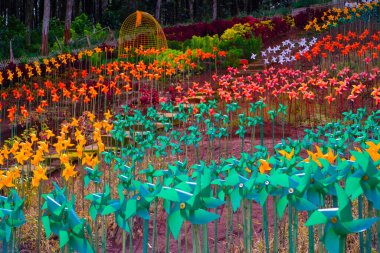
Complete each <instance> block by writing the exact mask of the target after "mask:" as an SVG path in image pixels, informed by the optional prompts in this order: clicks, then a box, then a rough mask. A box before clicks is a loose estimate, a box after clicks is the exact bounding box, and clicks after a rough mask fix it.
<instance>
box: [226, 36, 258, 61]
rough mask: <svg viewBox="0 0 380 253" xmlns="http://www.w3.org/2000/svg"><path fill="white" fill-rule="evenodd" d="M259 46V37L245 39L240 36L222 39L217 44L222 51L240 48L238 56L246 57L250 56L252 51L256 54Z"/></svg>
mask: <svg viewBox="0 0 380 253" xmlns="http://www.w3.org/2000/svg"><path fill="white" fill-rule="evenodd" d="M261 46H262V41H261V38H255V37H250V38H248V39H246V38H243V37H240V36H238V37H236V38H235V39H231V40H222V41H221V42H220V44H219V48H220V49H221V50H224V51H231V50H232V49H241V51H242V53H241V56H240V57H242V58H246V59H248V58H250V56H251V54H252V53H255V54H257V53H258V52H259V51H260V49H261ZM235 52H236V51H235ZM234 55H236V53H234ZM227 58H228V53H227Z"/></svg>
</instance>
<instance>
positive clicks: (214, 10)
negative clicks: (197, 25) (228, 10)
mask: <svg viewBox="0 0 380 253" xmlns="http://www.w3.org/2000/svg"><path fill="white" fill-rule="evenodd" d="M217 18H218V0H213V1H212V20H216V19H217Z"/></svg>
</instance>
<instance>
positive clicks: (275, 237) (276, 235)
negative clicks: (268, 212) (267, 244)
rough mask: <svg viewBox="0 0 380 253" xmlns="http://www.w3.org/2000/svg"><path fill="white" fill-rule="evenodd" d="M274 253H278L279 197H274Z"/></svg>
mask: <svg viewBox="0 0 380 253" xmlns="http://www.w3.org/2000/svg"><path fill="white" fill-rule="evenodd" d="M273 220H274V221H273V230H274V231H273V252H278V228H277V220H278V218H277V197H276V196H274V197H273Z"/></svg>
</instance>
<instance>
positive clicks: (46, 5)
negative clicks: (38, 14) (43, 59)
mask: <svg viewBox="0 0 380 253" xmlns="http://www.w3.org/2000/svg"><path fill="white" fill-rule="evenodd" d="M49 21H50V0H44V14H43V19H42V46H41V53H42V55H47V54H48V52H49V46H48V42H49V37H48V33H49Z"/></svg>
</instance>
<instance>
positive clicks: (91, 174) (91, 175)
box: [84, 164, 103, 187]
mask: <svg viewBox="0 0 380 253" xmlns="http://www.w3.org/2000/svg"><path fill="white" fill-rule="evenodd" d="M84 169H85V170H86V171H87V174H86V175H85V176H84V186H85V187H88V185H89V184H90V182H91V181H93V182H94V183H95V184H99V183H100V177H101V175H102V174H103V172H101V171H99V169H98V164H96V165H95V166H94V168H93V169H92V168H90V167H85V168H84Z"/></svg>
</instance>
